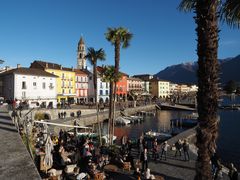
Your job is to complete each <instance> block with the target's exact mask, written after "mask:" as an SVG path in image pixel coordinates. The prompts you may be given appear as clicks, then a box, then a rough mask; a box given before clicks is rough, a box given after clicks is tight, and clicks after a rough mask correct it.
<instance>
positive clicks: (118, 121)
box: [115, 116, 131, 125]
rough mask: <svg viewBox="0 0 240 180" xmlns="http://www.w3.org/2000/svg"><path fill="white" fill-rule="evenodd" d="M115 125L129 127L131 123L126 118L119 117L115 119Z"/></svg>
mask: <svg viewBox="0 0 240 180" xmlns="http://www.w3.org/2000/svg"><path fill="white" fill-rule="evenodd" d="M115 123H116V124H120V125H128V124H130V123H131V121H130V120H129V119H127V118H124V117H122V116H119V117H117V118H116V119H115Z"/></svg>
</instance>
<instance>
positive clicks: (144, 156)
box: [140, 148, 148, 173]
mask: <svg viewBox="0 0 240 180" xmlns="http://www.w3.org/2000/svg"><path fill="white" fill-rule="evenodd" d="M140 161H141V162H142V173H143V172H144V170H145V169H147V168H148V154H147V148H144V151H143V152H142V154H141V158H140ZM144 167H145V169H144Z"/></svg>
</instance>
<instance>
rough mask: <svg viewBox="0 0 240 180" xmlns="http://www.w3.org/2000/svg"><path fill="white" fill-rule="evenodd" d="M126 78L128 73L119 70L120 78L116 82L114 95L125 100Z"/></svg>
mask: <svg viewBox="0 0 240 180" xmlns="http://www.w3.org/2000/svg"><path fill="white" fill-rule="evenodd" d="M127 78H128V75H127V74H125V73H122V72H121V78H120V80H119V81H118V82H117V83H116V86H117V88H116V95H117V99H118V100H125V99H126V97H127V85H128V83H127Z"/></svg>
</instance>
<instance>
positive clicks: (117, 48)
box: [114, 37, 121, 75]
mask: <svg viewBox="0 0 240 180" xmlns="http://www.w3.org/2000/svg"><path fill="white" fill-rule="evenodd" d="M120 45H121V42H120V38H119V37H117V39H116V41H115V48H114V50H115V75H117V74H118V72H119V63H120Z"/></svg>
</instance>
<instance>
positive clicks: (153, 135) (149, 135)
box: [145, 130, 172, 140]
mask: <svg viewBox="0 0 240 180" xmlns="http://www.w3.org/2000/svg"><path fill="white" fill-rule="evenodd" d="M145 137H146V138H157V139H158V140H166V139H169V138H171V137H172V135H171V134H169V133H161V132H155V131H152V130H151V131H148V132H146V133H145Z"/></svg>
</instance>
